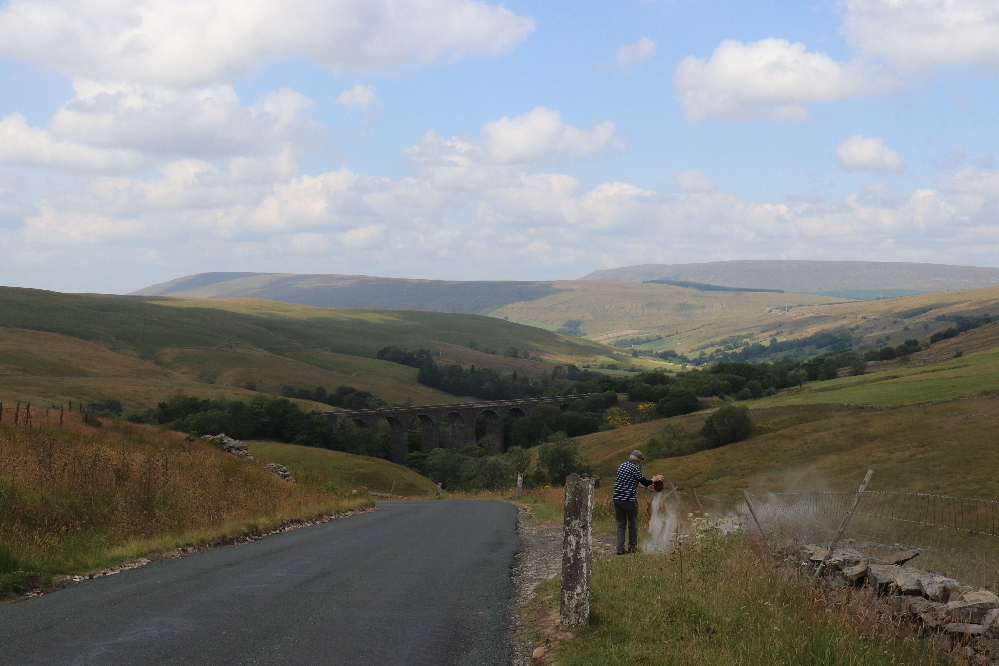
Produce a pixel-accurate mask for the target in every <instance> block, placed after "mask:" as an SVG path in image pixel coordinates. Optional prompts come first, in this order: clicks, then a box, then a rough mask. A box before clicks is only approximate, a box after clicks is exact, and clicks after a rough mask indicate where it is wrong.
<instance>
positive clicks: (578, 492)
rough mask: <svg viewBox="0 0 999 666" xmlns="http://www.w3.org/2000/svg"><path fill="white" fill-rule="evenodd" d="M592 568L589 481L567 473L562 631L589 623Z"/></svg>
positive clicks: (591, 502)
mask: <svg viewBox="0 0 999 666" xmlns="http://www.w3.org/2000/svg"><path fill="white" fill-rule="evenodd" d="M592 568H593V480H592V479H589V478H585V477H580V476H579V475H578V474H570V475H569V476H568V477H566V480H565V519H564V521H563V525H562V605H561V612H560V614H559V620H560V622H561V624H562V628H563V629H575V628H579V627H585V626H587V625H589V623H590V575H591V571H592Z"/></svg>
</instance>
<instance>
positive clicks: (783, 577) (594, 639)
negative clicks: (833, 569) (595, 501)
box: [542, 536, 942, 666]
mask: <svg viewBox="0 0 999 666" xmlns="http://www.w3.org/2000/svg"><path fill="white" fill-rule="evenodd" d="M592 586H593V587H592V600H591V615H590V626H589V627H588V628H586V629H584V630H581V631H579V632H578V633H577V634H576V635H575V636H573V637H571V638H569V639H566V640H563V641H561V642H559V643H558V644H557V645H556V646H555V647H554V649H553V650H552V651H551V652H550V653H549V657H548V659H549V661H548V663H551V664H560V665H564V666H575V665H577V664H578V665H584V664H585V665H587V666H590V665H593V664H615V665H632V664H634V665H636V666H637V665H646V664H648V665H650V666H651V665H653V664H655V665H656V666H665V665H676V666H680V665H682V666H700V665H702V664H703V665H705V666H707V665H709V664H710V665H712V666H713V665H715V664H745V665H755V664H760V665H764V664H765V665H767V666H772V665H775V664H786V665H788V666H792V665H795V666H796V665H799V664H830V665H832V664H835V665H841V664H842V665H844V666H846V665H850V666H861V665H868V664H871V665H874V664H877V665H885V666H888V665H894V664H898V665H901V664H907V665H916V664H927V665H928V664H938V663H942V661H941V658H942V655H941V654H939V653H938V652H936V651H935V649H934V648H933V646H932V645H930V644H929V643H926V642H920V641H917V640H914V639H911V638H903V637H902V636H900V635H898V634H896V633H895V632H894V631H893V630H892V629H890V628H889V627H887V626H884V625H881V624H879V623H878V622H877V621H876V620H875V619H874V618H873V617H871V614H870V613H869V612H868V611H867V610H866V609H865V608H863V607H862V606H860V605H859V604H853V603H850V602H837V601H836V600H834V599H832V598H830V597H827V596H826V595H825V594H824V593H823V592H822V591H821V590H819V589H818V588H816V587H815V586H813V585H812V584H811V583H810V582H809V581H807V580H803V579H800V578H798V577H797V576H796V575H794V574H792V573H789V572H786V571H783V570H781V569H780V568H777V567H775V565H774V563H773V561H772V560H771V558H770V556H769V555H768V554H767V553H766V552H765V551H763V550H762V549H761V548H759V547H757V546H756V545H754V544H752V543H751V542H749V541H747V540H746V539H744V538H742V537H740V536H729V537H725V538H720V539H703V540H698V541H697V542H696V543H691V544H687V545H685V546H682V547H680V548H678V549H676V550H674V551H672V552H670V553H668V554H640V555H637V556H633V557H632V556H626V557H616V558H613V559H598V560H597V561H596V562H595V563H594V569H593V581H592ZM542 593H543V594H548V595H557V593H558V583H557V581H553V582H552V583H550V584H549V586H547V587H546V588H544V589H543V591H542ZM552 603H555V601H554V599H553V600H552Z"/></svg>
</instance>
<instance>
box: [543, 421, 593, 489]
mask: <svg viewBox="0 0 999 666" xmlns="http://www.w3.org/2000/svg"><path fill="white" fill-rule="evenodd" d="M538 467H540V468H541V469H543V470H545V471H546V472H547V473H548V477H549V478H550V479H551V480H552V484H553V485H556V486H561V485H563V484H565V477H567V476H569V475H570V474H572V473H574V472H584V471H587V470H586V469H585V468H584V467H583V465H582V461H581V458H580V455H579V443H578V442H577V441H576V440H574V439H572V438H570V437H566V436H565V434H564V433H561V432H559V433H555V434H554V435H552V436H551V437H549V438H548V441H547V442H545V443H544V444H542V445H541V446H540V447H538Z"/></svg>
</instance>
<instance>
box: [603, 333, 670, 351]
mask: <svg viewBox="0 0 999 666" xmlns="http://www.w3.org/2000/svg"><path fill="white" fill-rule="evenodd" d="M662 339H663V336H661V335H658V334H656V335H646V336H645V337H637V338H622V339H620V340H615V341H614V342H612V343H611V344H612V345H614V346H615V347H622V348H624V347H637V346H638V345H644V344H648V343H649V342H658V341H659V340H662Z"/></svg>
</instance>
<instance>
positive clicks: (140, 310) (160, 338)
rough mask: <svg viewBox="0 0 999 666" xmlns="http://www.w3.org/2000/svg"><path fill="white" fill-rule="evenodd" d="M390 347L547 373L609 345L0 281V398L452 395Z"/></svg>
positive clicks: (422, 319) (513, 327)
mask: <svg viewBox="0 0 999 666" xmlns="http://www.w3.org/2000/svg"><path fill="white" fill-rule="evenodd" d="M472 342H475V343H477V345H479V346H480V348H488V349H491V350H496V351H504V350H506V349H507V348H509V347H517V348H518V350H521V352H522V353H525V352H526V353H529V354H530V355H531V356H532V357H533V358H535V359H539V358H544V359H546V360H547V362H542V361H540V360H527V359H523V358H516V359H515V358H508V357H505V356H502V355H499V354H485V353H482V352H475V351H473V350H471V349H469V348H468V345H469V344H470V343H472ZM388 345H397V346H400V347H404V348H410V349H417V348H427V349H431V350H434V351H436V352H437V354H438V355H439V358H441V359H442V360H444V361H445V362H446V361H449V360H450V361H460V362H466V363H475V364H476V365H479V366H480V367H493V368H497V369H502V370H517V371H519V372H521V373H522V374H532V375H537V374H542V373H550V372H551V368H552V362H559V361H561V362H573V363H577V364H580V365H582V364H585V363H588V362H590V361H592V360H595V359H597V358H599V357H600V355H601V354H607V353H613V352H611V350H609V349H608V348H607V347H605V346H603V345H600V344H597V343H594V342H589V341H585V340H579V339H576V338H571V337H566V336H560V335H556V334H554V333H551V332H548V331H543V330H539V329H537V328H531V327H528V326H521V325H518V324H515V323H511V322H506V321H502V320H498V319H494V318H488V317H481V316H477V315H454V314H442V313H430V312H384V311H383V312H370V311H352V310H326V309H322V308H311V307H307V306H296V305H290V304H284V303H277V302H267V301H253V300H240V301H207V300H196V299H191V300H173V299H160V300H157V301H155V302H145V301H143V300H138V299H134V298H123V297H108V296H88V295H76V294H60V293H55V292H47V291H41V290H34V289H14V288H0V395H2V396H3V399H6V400H10V399H19V400H24V401H32V402H35V403H36V404H42V403H44V404H51V403H65V402H68V401H70V400H72V401H74V402H75V401H77V400H81V399H82V400H85V401H88V402H89V401H100V400H103V399H107V398H110V397H114V398H118V399H120V400H122V402H124V403H125V406H126V407H129V408H131V407H144V406H150V405H153V404H156V403H157V402H159V401H162V400H164V399H166V397H168V396H169V395H171V394H173V393H175V392H177V391H184V392H186V393H188V394H193V395H198V396H200V397H221V396H228V397H230V398H233V399H243V400H245V399H248V398H250V397H252V396H253V395H255V394H254V392H253V391H250V390H247V389H246V388H245V387H246V386H247V385H250V386H255V388H256V390H258V391H265V392H272V393H273V392H277V391H279V390H280V388H281V386H284V385H292V386H295V387H302V388H314V387H315V386H326V387H327V388H328V389H334V388H336V387H337V386H339V385H344V384H345V385H348V386H354V387H356V388H358V389H361V390H366V391H370V392H371V393H374V394H375V395H377V396H379V397H382V398H383V399H385V400H387V401H388V402H390V403H406V402H408V403H413V404H432V403H441V402H454V401H455V400H457V398H456V397H455V396H451V395H448V394H445V393H441V392H440V391H435V390H432V389H429V388H427V387H425V386H422V385H420V384H418V383H417V382H416V375H417V370H416V369H415V368H410V367H405V366H401V365H398V364H395V363H389V362H386V361H380V360H378V359H376V358H375V355H376V353H377V351H378V350H379V349H381V348H382V347H385V346H388ZM624 358H625V357H624V355H621V359H622V360H623V359H624ZM306 406H309V407H312V408H326V409H328V407H326V406H322V405H317V404H308V403H307V404H306Z"/></svg>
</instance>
